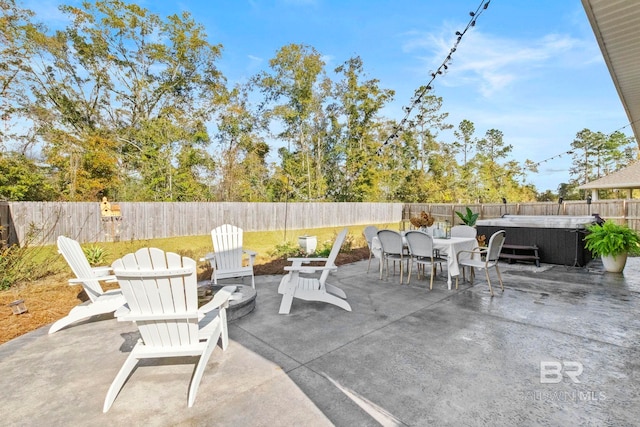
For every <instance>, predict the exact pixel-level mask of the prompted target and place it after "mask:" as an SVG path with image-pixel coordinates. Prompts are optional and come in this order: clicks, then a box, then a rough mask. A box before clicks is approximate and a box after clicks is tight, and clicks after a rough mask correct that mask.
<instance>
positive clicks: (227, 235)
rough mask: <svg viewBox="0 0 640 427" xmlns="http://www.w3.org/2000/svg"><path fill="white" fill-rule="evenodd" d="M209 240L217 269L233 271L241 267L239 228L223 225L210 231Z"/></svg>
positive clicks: (240, 232)
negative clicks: (211, 242)
mask: <svg viewBox="0 0 640 427" xmlns="http://www.w3.org/2000/svg"><path fill="white" fill-rule="evenodd" d="M211 240H212V241H213V253H214V256H215V260H216V266H217V268H218V269H220V270H234V269H237V268H240V267H242V229H241V228H238V227H236V226H234V225H230V224H223V225H221V226H219V227H216V228H214V229H213V230H211Z"/></svg>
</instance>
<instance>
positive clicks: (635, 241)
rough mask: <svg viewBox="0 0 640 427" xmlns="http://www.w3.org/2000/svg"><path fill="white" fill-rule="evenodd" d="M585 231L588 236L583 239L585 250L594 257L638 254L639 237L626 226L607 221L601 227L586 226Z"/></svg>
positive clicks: (595, 225) (594, 225) (639, 250)
mask: <svg viewBox="0 0 640 427" xmlns="http://www.w3.org/2000/svg"><path fill="white" fill-rule="evenodd" d="M587 230H588V231H589V234H587V235H586V236H585V238H584V241H585V242H586V244H585V248H587V249H588V250H590V251H591V253H593V254H594V255H596V256H602V255H605V256H607V255H611V256H616V255H619V254H622V253H625V252H626V253H629V254H639V253H640V236H638V233H637V232H636V231H635V230H632V229H631V228H629V227H627V226H626V225H619V224H616V223H615V222H613V221H611V220H607V221H605V222H604V224H602V225H599V224H593V225H590V226H587Z"/></svg>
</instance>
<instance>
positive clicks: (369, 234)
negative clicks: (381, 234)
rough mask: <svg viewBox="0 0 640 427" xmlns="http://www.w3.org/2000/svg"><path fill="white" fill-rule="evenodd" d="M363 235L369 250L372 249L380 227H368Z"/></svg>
mask: <svg viewBox="0 0 640 427" xmlns="http://www.w3.org/2000/svg"><path fill="white" fill-rule="evenodd" d="M362 234H364V238H365V239H366V241H367V245H368V246H369V249H371V242H372V241H373V238H374V237H376V235H377V234H378V227H376V226H375V225H368V226H366V227H365V228H364V231H363V232H362Z"/></svg>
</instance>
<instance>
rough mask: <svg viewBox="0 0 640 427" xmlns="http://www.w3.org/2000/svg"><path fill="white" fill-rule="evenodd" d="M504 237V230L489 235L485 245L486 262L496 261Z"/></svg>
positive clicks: (505, 233)
mask: <svg viewBox="0 0 640 427" xmlns="http://www.w3.org/2000/svg"><path fill="white" fill-rule="evenodd" d="M506 235H507V232H506V231H504V230H500V231H496V232H495V233H493V234H492V235H491V238H490V239H489V244H488V245H487V261H498V258H500V252H501V251H502V245H503V244H504V240H505V238H506Z"/></svg>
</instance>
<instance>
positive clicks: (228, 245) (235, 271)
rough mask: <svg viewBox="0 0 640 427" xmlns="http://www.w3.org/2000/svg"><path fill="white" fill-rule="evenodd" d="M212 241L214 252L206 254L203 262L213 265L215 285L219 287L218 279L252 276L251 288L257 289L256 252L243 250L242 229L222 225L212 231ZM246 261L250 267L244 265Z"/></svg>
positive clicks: (212, 276)
mask: <svg viewBox="0 0 640 427" xmlns="http://www.w3.org/2000/svg"><path fill="white" fill-rule="evenodd" d="M211 240H212V241H213V252H209V253H208V254H206V255H205V257H204V258H202V259H201V261H205V260H206V261H209V262H210V263H211V268H212V269H213V274H212V275H211V279H212V280H213V283H214V284H216V285H217V284H218V279H228V278H233V277H243V278H244V277H247V276H251V287H253V288H254V289H255V287H256V283H255V279H254V276H253V264H254V262H255V258H256V252H254V251H250V250H247V249H243V247H242V229H241V228H238V227H236V226H234V225H230V224H224V225H221V226H219V227H216V228H214V229H213V230H211ZM245 255H248V257H245ZM245 260H246V261H247V264H248V265H244V263H245Z"/></svg>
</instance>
